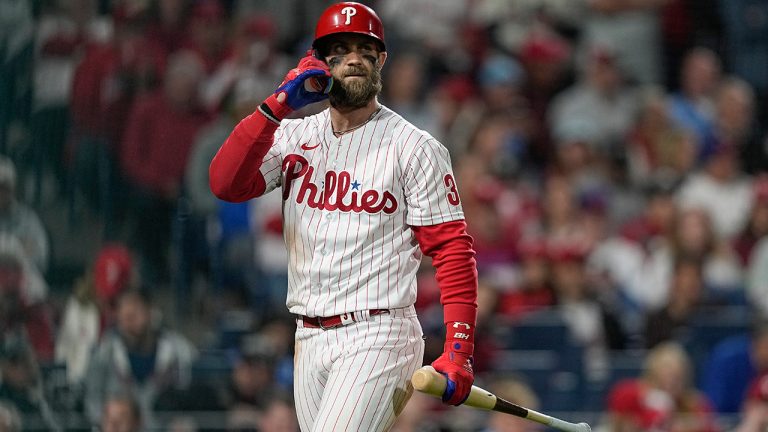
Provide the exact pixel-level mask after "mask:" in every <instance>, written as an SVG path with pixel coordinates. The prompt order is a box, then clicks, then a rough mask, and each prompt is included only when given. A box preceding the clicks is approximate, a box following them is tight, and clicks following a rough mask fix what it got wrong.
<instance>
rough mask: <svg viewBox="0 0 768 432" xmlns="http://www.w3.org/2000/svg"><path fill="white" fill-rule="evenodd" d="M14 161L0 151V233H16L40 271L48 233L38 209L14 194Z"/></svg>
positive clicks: (47, 252)
mask: <svg viewBox="0 0 768 432" xmlns="http://www.w3.org/2000/svg"><path fill="white" fill-rule="evenodd" d="M16 181H17V177H16V165H15V164H14V163H13V162H12V161H11V160H10V159H8V158H7V157H5V156H1V155H0V233H5V234H9V235H12V236H14V237H16V238H17V239H18V240H19V242H20V243H21V246H22V247H23V248H24V252H25V254H26V256H27V259H28V261H30V262H31V263H33V264H34V265H35V267H36V268H37V270H38V271H39V272H40V273H44V272H45V271H46V270H47V269H48V261H49V259H50V244H49V240H48V233H47V231H46V229H45V227H44V226H43V223H42V221H41V220H40V217H39V216H38V215H37V212H36V211H35V210H34V209H32V208H31V207H29V206H28V205H27V204H25V203H23V202H21V201H20V200H19V199H18V198H16V186H17V185H16Z"/></svg>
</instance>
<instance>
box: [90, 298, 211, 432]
mask: <svg viewBox="0 0 768 432" xmlns="http://www.w3.org/2000/svg"><path fill="white" fill-rule="evenodd" d="M153 307H154V306H153V304H152V303H151V300H150V298H149V296H148V293H147V292H146V290H128V291H125V292H124V293H122V294H121V295H120V297H119V298H118V300H117V310H116V326H115V328H114V329H112V330H111V331H109V332H108V333H107V334H105V335H104V336H103V337H102V340H101V341H100V342H99V345H98V347H97V348H96V351H95V353H94V355H93V357H92V358H91V361H90V365H89V367H88V375H87V377H86V396H85V397H86V399H85V409H86V414H87V415H88V417H89V418H90V420H91V421H93V422H95V423H98V422H100V421H101V420H102V414H103V412H104V404H105V401H107V400H108V399H109V398H110V397H111V396H113V395H115V394H121V393H125V392H128V393H129V394H132V395H133V396H134V397H135V398H136V399H137V401H138V403H139V405H140V407H141V413H142V415H141V417H142V419H143V422H144V424H145V426H147V427H154V426H153V425H154V424H155V419H154V416H153V408H154V403H155V401H156V400H157V398H158V397H159V396H160V395H161V394H162V393H163V392H164V391H173V390H176V389H184V388H186V387H187V386H188V385H189V383H190V380H191V376H190V373H191V364H192V361H193V360H194V357H195V355H196V354H195V351H196V350H195V349H194V347H193V346H192V344H191V343H190V342H189V341H188V340H187V339H186V338H184V337H183V336H181V335H179V334H177V333H176V332H174V331H172V330H169V329H167V328H165V327H163V326H161V324H160V323H159V322H157V319H153Z"/></svg>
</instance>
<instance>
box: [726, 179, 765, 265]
mask: <svg viewBox="0 0 768 432" xmlns="http://www.w3.org/2000/svg"><path fill="white" fill-rule="evenodd" d="M752 185H753V190H752V192H753V205H752V211H751V212H750V214H749V221H748V222H747V225H746V226H745V227H744V230H742V231H741V233H740V234H739V235H738V236H737V237H736V239H734V242H733V249H734V251H735V252H736V253H737V254H738V255H739V258H740V259H741V264H742V265H743V266H745V267H746V266H748V265H749V264H750V262H751V259H752V251H753V250H754V248H755V245H757V243H758V242H759V241H760V240H761V239H762V238H763V237H765V236H767V235H768V173H766V174H762V175H760V176H759V177H757V178H756V179H755V180H754V182H753V183H752Z"/></svg>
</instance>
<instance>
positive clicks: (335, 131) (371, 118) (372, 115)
mask: <svg viewBox="0 0 768 432" xmlns="http://www.w3.org/2000/svg"><path fill="white" fill-rule="evenodd" d="M379 111H381V107H378V108H376V111H374V112H373V113H371V116H370V117H368V119H367V120H366V121H364V122H362V123H360V124H359V125H357V126H355V127H351V128H349V129H347V130H343V131H337V130H336V129H333V123H331V129H332V130H333V134H334V135H336V136H339V135H344V134H345V133H348V132H352V131H353V130H356V129H360V128H361V127H363V126H364V125H365V124H366V123H368V122H369V121H371V120H373V118H374V117H375V116H376V114H378V113H379Z"/></svg>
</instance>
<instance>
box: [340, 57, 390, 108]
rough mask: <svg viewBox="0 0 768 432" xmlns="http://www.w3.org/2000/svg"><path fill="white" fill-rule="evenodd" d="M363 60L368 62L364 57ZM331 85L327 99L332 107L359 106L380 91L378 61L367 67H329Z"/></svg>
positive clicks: (363, 104) (362, 105)
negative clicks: (331, 79) (332, 80)
mask: <svg viewBox="0 0 768 432" xmlns="http://www.w3.org/2000/svg"><path fill="white" fill-rule="evenodd" d="M363 61H364V62H370V59H368V58H365V59H364V60H363ZM331 74H332V75H333V79H334V82H333V87H332V88H331V92H330V93H329V94H328V100H329V101H330V102H331V106H333V107H334V108H361V107H364V106H365V105H367V104H368V102H370V101H371V99H373V98H374V97H376V96H378V94H379V93H381V71H380V70H379V66H378V61H374V62H373V63H370V67H369V68H364V67H358V66H347V67H345V68H342V67H337V68H331Z"/></svg>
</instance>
